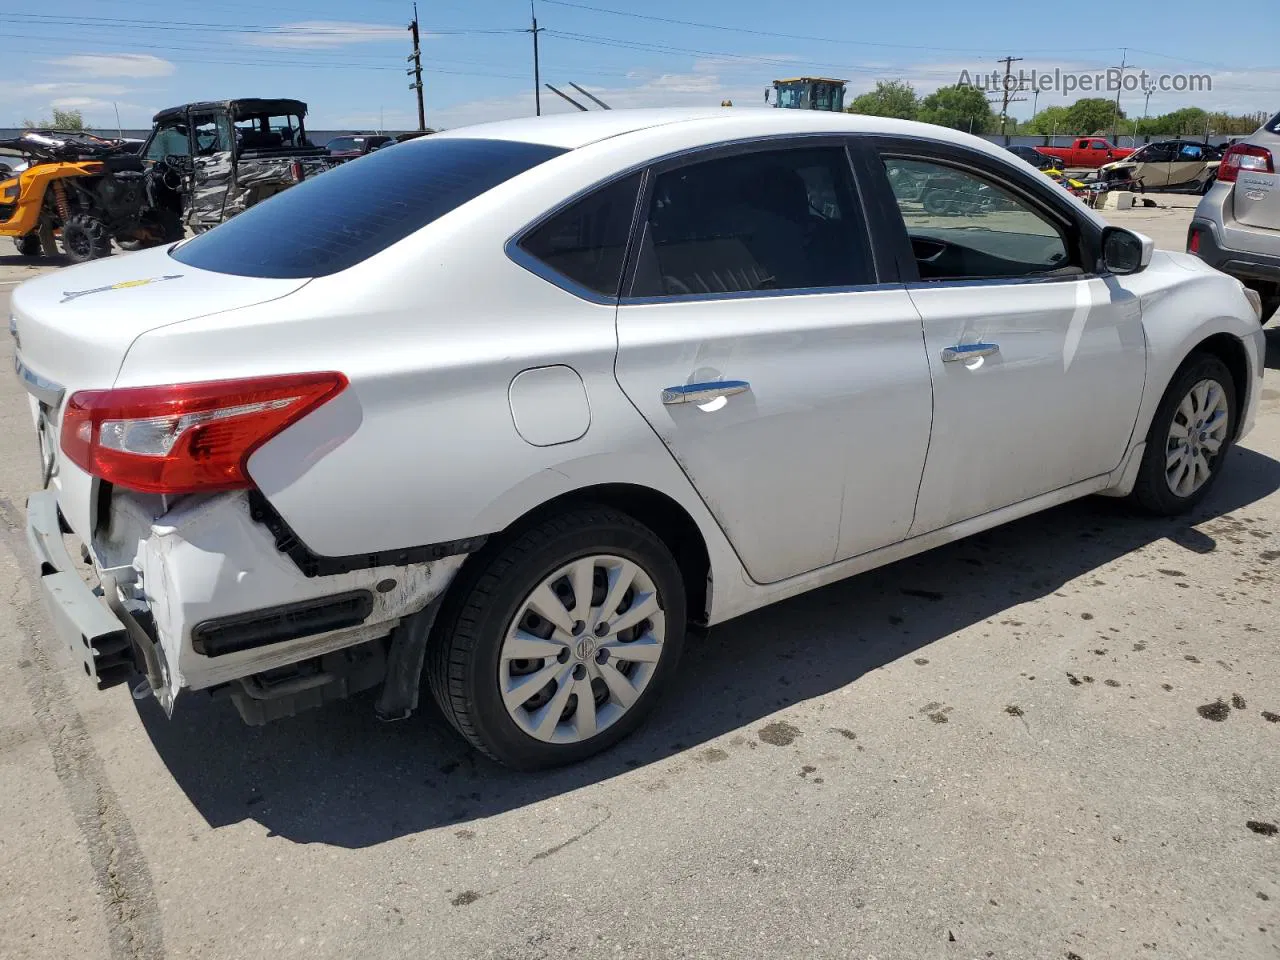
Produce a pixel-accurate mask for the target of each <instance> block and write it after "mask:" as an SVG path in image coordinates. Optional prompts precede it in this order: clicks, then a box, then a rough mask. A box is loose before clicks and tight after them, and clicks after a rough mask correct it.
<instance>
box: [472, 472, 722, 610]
mask: <svg viewBox="0 0 1280 960" xmlns="http://www.w3.org/2000/svg"><path fill="white" fill-rule="evenodd" d="M588 505H595V506H605V507H611V508H613V509H615V510H617V511H619V512H621V513H625V514H627V515H628V516H629V517H631V518H632V519H634V520H637V521H639V522H640V523H642V524H644V525H645V526H646V527H648V528H649V529H650V530H652V531H653V532H654V533H655V534H657V536H658V538H659V539H660V540H662V542H663V543H664V544H666V546H667V549H669V550H670V551H671V555H672V556H673V557H675V560H676V564H677V566H679V568H680V574H681V577H682V579H683V580H684V587H685V596H686V598H687V610H688V611H689V619H690V621H691V622H693V623H696V624H705V623H706V622H707V620H708V618H709V617H710V615H711V599H712V598H711V570H712V568H711V553H710V548H709V546H708V543H707V539H706V537H705V536H704V535H703V532H702V529H701V528H700V527H699V526H698V523H697V521H696V520H694V518H693V516H692V515H691V514H690V513H689V511H688V510H687V509H686V508H685V507H684V506H683V505H682V504H681V503H679V502H678V501H677V500H676V499H675V498H673V497H671V496H669V495H668V494H666V493H663V492H662V491H660V490H656V489H654V488H653V487H647V486H643V485H640V484H635V483H625V482H609V483H595V484H590V485H588V486H583V487H577V488H575V489H572V490H567V491H564V492H562V493H559V494H557V495H555V496H552V497H550V498H548V499H546V500H544V501H542V502H541V503H539V504H537V505H536V506H534V507H532V508H530V509H528V510H526V511H525V512H524V513H523V514H521V515H520V516H518V517H516V518H515V519H514V520H512V521H511V523H509V524H508V525H507V526H506V527H505V528H504V529H503V530H502V531H501V532H499V533H497V534H495V535H493V536H491V537H490V538H489V542H488V543H487V544H486V545H485V546H484V548H483V549H481V550H480V551H478V552H477V553H474V554H472V555H471V556H469V557H468V558H467V560H466V562H465V563H464V564H463V566H462V569H461V570H460V571H459V572H458V576H457V577H455V579H454V583H453V584H451V585H450V590H452V589H454V588H455V586H456V585H458V584H462V583H465V582H468V581H469V576H468V575H469V574H470V573H471V572H473V571H475V570H478V569H480V568H482V567H483V566H484V564H485V562H486V561H487V559H488V557H489V556H490V555H491V554H492V553H493V552H494V551H495V550H497V549H499V548H500V546H501V545H502V544H504V543H506V542H507V541H508V540H509V539H510V538H511V537H513V536H517V535H518V534H519V533H520V532H521V531H522V530H525V529H527V528H528V527H530V526H532V525H533V524H536V523H538V522H539V521H541V520H543V519H545V518H546V517H548V516H550V515H552V514H555V513H561V512H564V511H567V510H572V509H574V508H575V507H582V506H588Z"/></svg>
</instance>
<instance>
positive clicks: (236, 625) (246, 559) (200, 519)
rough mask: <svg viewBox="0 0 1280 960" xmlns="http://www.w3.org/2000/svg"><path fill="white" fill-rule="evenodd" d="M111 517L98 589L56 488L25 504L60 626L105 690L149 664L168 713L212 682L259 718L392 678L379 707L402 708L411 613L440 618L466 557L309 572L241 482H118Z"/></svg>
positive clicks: (98, 554) (102, 534) (414, 634)
mask: <svg viewBox="0 0 1280 960" xmlns="http://www.w3.org/2000/svg"><path fill="white" fill-rule="evenodd" d="M165 507H168V509H164V508H165ZM105 519H106V522H105V523H102V524H99V532H97V533H95V535H94V537H93V543H92V544H91V546H90V550H91V556H92V558H93V560H94V570H95V572H96V573H97V575H98V577H99V580H100V586H98V587H97V588H94V587H92V586H90V584H88V583H86V582H85V579H84V578H83V577H82V576H81V572H80V570H79V569H77V565H75V564H74V563H73V562H72V559H71V556H70V554H69V552H68V551H67V548H66V546H65V545H64V543H63V532H64V530H65V524H64V523H63V522H62V520H61V518H60V514H59V510H58V504H57V499H56V494H55V493H54V492H53V491H45V492H42V493H38V494H33V495H32V496H31V498H30V499H29V501H28V511H27V533H28V540H29V541H30V544H31V549H32V552H33V553H34V555H35V558H36V561H37V563H38V564H39V567H40V571H41V577H40V579H41V586H42V593H43V594H44V597H45V602H46V605H47V606H48V608H49V614H50V617H51V619H52V621H53V624H54V628H55V631H56V634H57V636H58V637H59V640H60V641H61V642H63V643H65V644H66V645H67V646H68V647H69V648H70V649H71V650H72V651H73V652H74V654H75V655H76V657H77V658H78V659H79V660H80V662H82V663H83V665H84V671H85V673H86V674H87V675H88V676H90V677H92V678H93V679H94V680H95V681H96V683H97V685H98V686H99V687H100V688H106V687H109V686H113V685H115V684H117V683H122V682H124V681H125V680H128V679H129V678H130V677H133V676H135V675H136V673H137V672H142V673H144V674H146V676H147V679H148V680H149V681H150V686H151V688H152V690H153V691H154V692H155V694H156V696H157V698H158V699H159V700H160V702H161V705H162V706H164V707H165V709H166V710H167V711H171V710H172V708H173V704H174V701H175V700H176V699H177V697H178V694H179V692H180V691H181V690H182V688H184V687H185V688H188V689H191V690H201V689H205V690H210V691H215V692H219V693H225V694H228V695H230V697H231V698H232V700H233V701H234V702H235V703H236V705H237V707H238V708H239V710H240V713H241V715H242V716H243V717H244V719H245V720H246V721H247V722H250V723H265V722H266V721H268V720H271V719H276V718H277V717H282V716H289V715H292V714H294V713H296V712H298V711H300V710H303V709H307V708H309V707H313V706H319V705H320V704H322V703H324V702H326V701H328V700H333V699H340V698H342V697H345V696H348V695H350V694H352V693H355V692H357V691H358V690H364V689H368V688H371V687H374V686H377V685H378V684H379V683H381V682H383V681H384V680H388V681H390V680H394V682H388V683H387V684H386V685H385V689H384V694H386V695H385V696H384V697H383V700H384V701H387V702H386V703H385V704H384V703H383V702H381V701H380V703H379V712H380V714H383V715H386V716H387V717H388V718H394V717H398V716H405V715H407V713H408V712H410V711H411V710H412V709H413V707H414V706H415V705H416V700H417V688H416V682H417V676H416V672H415V673H414V676H413V678H412V680H411V682H407V678H404V677H400V676H398V675H396V676H394V677H391V676H390V671H395V672H399V671H406V670H415V671H416V670H420V662H421V657H420V655H419V654H418V653H417V651H414V652H413V653H412V654H411V655H410V656H409V657H408V658H407V659H406V657H405V656H404V651H403V650H400V649H399V648H401V647H403V646H404V645H405V640H406V639H410V640H411V641H414V642H415V643H416V641H417V640H423V641H424V640H425V637H422V636H421V630H420V629H410V624H411V623H412V624H419V623H420V622H421V621H422V620H423V619H424V618H425V619H426V620H427V621H428V622H429V620H430V619H431V617H432V616H433V615H434V607H435V604H434V601H436V600H437V598H439V597H440V596H441V595H442V594H443V592H444V590H445V588H446V587H447V586H448V584H449V583H450V582H451V580H452V579H453V576H454V574H455V573H456V572H457V570H458V568H459V567H460V566H461V565H462V562H463V560H464V559H465V557H463V556H452V557H446V558H442V559H439V560H434V561H430V562H423V563H412V564H404V565H399V566H386V567H370V568H367V569H360V570H352V571H349V572H345V573H340V574H336V575H333V576H307V575H306V574H305V573H304V572H303V571H301V570H300V569H299V568H298V566H297V564H296V563H295V562H294V560H293V559H291V558H290V557H289V556H288V555H286V554H284V553H281V552H280V550H279V549H278V548H277V544H276V541H275V538H274V537H273V535H272V534H271V532H270V531H269V530H267V528H266V527H265V526H263V525H262V524H260V523H258V522H256V521H255V520H254V519H253V517H252V515H251V511H250V506H249V502H248V497H247V495H246V494H243V493H238V494H221V495H217V496H212V497H201V498H197V497H190V498H184V499H182V500H179V501H177V502H176V503H173V504H172V506H169V505H168V504H165V503H164V502H163V501H162V500H161V499H160V498H158V497H147V496H141V495H131V494H127V493H123V492H121V491H116V492H115V494H114V495H113V496H112V497H111V505H110V510H109V515H108V517H106V518H105ZM402 624H403V625H404V629H399V630H398V629H397V628H398V627H401V626H402ZM416 645H417V646H424V645H425V644H424V643H418V644H416ZM415 662H416V663H417V664H418V666H417V667H416V668H415V667H414V663H415ZM389 663H390V664H391V667H390V671H389V668H388V664H389ZM384 707H385V710H384Z"/></svg>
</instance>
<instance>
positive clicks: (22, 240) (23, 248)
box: [13, 233, 40, 257]
mask: <svg viewBox="0 0 1280 960" xmlns="http://www.w3.org/2000/svg"><path fill="white" fill-rule="evenodd" d="M13 245H14V246H15V247H17V248H18V253H19V254H21V255H22V256H24V257H38V256H40V236H39V235H38V234H35V233H28V234H27V235H26V236H25V237H14V238H13Z"/></svg>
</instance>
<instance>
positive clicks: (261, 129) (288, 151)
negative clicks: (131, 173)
mask: <svg viewBox="0 0 1280 960" xmlns="http://www.w3.org/2000/svg"><path fill="white" fill-rule="evenodd" d="M306 116H307V105H306V104H305V103H303V102H302V101H301V100H262V99H241V100H217V101H206V102H202V103H187V104H183V105H182V106H178V107H170V108H168V109H167V110H161V111H160V112H159V113H157V114H156V115H155V117H154V118H153V120H152V122H153V124H154V127H153V129H152V131H151V136H150V137H149V138H148V139H147V142H146V144H145V145H144V146H143V148H142V151H141V156H142V157H143V159H144V160H147V161H151V162H153V163H158V162H162V161H163V162H165V163H167V164H169V165H171V166H174V167H177V168H178V169H180V170H181V171H182V174H183V177H182V202H183V219H184V220H185V222H186V223H187V224H188V225H189V226H190V227H191V229H192V230H193V231H195V232H196V233H201V232H203V231H205V230H207V229H209V228H210V227H214V226H217V225H218V224H219V223H221V222H222V221H223V220H227V219H229V218H231V217H234V216H235V215H236V214H237V213H240V212H242V211H244V210H246V209H248V208H249V207H252V206H253V205H254V204H256V203H261V202H262V201H263V200H265V199H267V198H268V197H272V196H275V195H276V194H277V193H279V192H280V191H282V190H287V189H288V188H289V187H292V186H293V185H294V184H296V183H300V182H301V181H303V180H305V179H306V178H307V177H310V176H314V175H316V174H319V173H323V172H324V171H325V170H328V169H329V167H330V166H332V161H330V159H329V155H328V151H326V150H325V149H324V148H323V147H317V146H315V145H314V144H313V143H311V141H310V140H308V139H307V132H306V127H305V121H306Z"/></svg>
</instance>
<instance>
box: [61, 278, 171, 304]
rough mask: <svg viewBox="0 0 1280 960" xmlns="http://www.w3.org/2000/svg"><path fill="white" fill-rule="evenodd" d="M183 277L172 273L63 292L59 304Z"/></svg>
mask: <svg viewBox="0 0 1280 960" xmlns="http://www.w3.org/2000/svg"><path fill="white" fill-rule="evenodd" d="M182 276H183V274H181V273H170V274H167V275H165V276H163V277H148V278H147V279H145V280H122V281H120V282H119V283H113V284H111V285H110V286H107V287H94V288H92V289H91V290H63V291H62V299H61V300H59V301H58V302H59V303H70V302H71V301H72V300H79V299H80V298H81V297H87V296H89V294H91V293H106V292H107V291H108V290H130V289H132V288H134V287H145V286H147V285H148V284H151V283H163V282H164V281H165V280H177V279H179V278H180V277H182Z"/></svg>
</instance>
